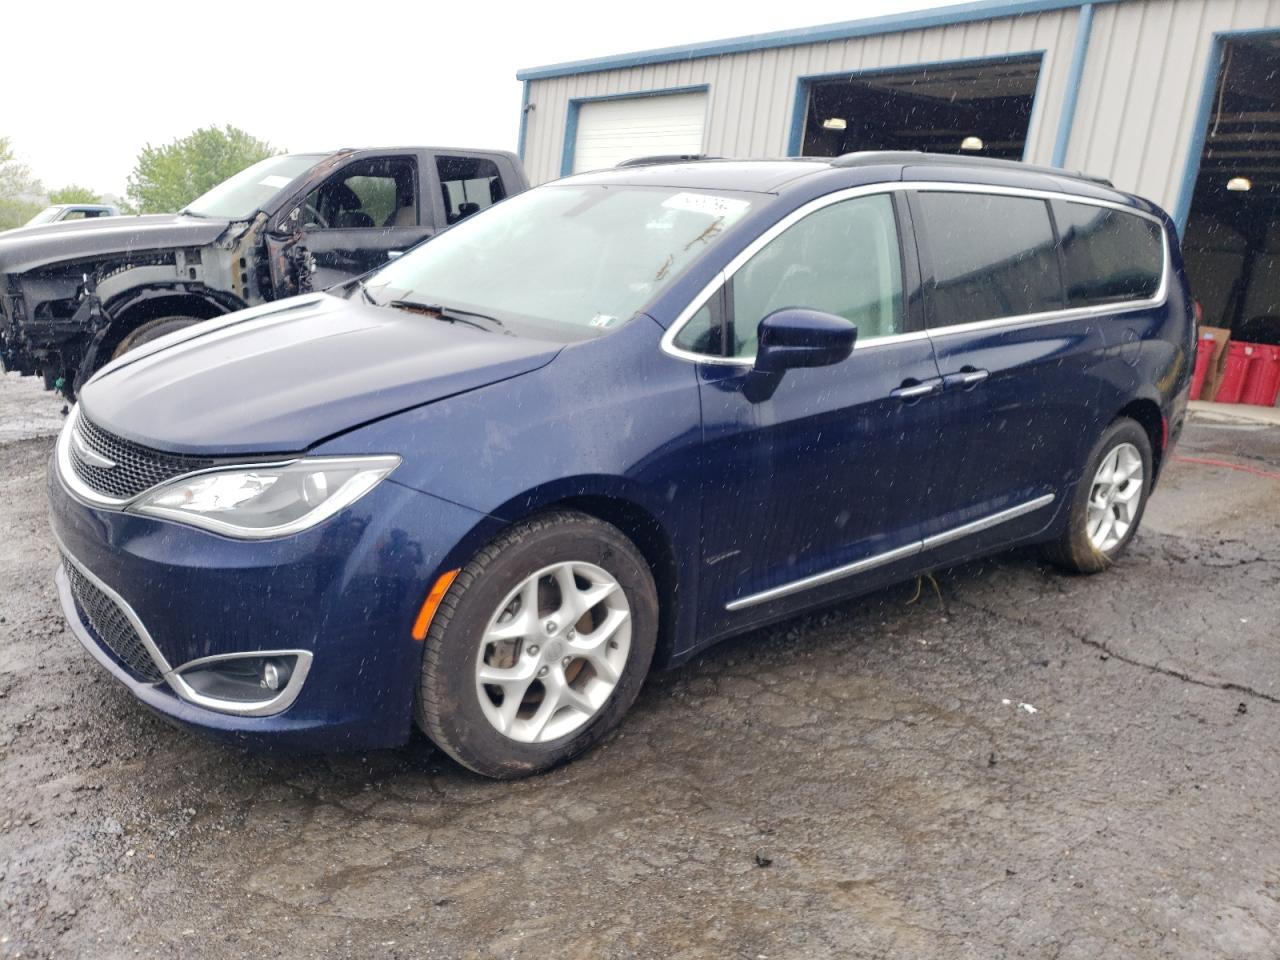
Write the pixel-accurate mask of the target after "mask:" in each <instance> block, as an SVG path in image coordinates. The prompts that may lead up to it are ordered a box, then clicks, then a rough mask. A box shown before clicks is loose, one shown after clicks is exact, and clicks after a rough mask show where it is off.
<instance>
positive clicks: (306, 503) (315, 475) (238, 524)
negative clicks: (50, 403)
mask: <svg viewBox="0 0 1280 960" xmlns="http://www.w3.org/2000/svg"><path fill="white" fill-rule="evenodd" d="M399 464H400V458H399V457H312V458H309V459H303V460H296V461H294V462H292V463H285V464H263V465H262V466H240V467H227V468H223V469H218V470H210V471H207V472H204V473H198V474H193V475H192V476H189V477H183V478H180V479H178V480H174V481H172V482H170V483H166V484H164V485H163V486H160V487H157V488H156V489H155V490H152V491H151V492H150V493H145V494H143V495H142V496H140V497H139V498H138V499H137V500H136V501H134V502H133V503H131V504H130V505H129V506H128V508H127V509H128V510H129V512H131V513H143V514H146V515H147V516H150V517H164V518H166V519H168V520H177V521H178V522H179V523H187V524H191V525H192V526H195V527H203V528H204V529H206V530H212V531H214V532H215V533H221V534H225V535H226V536H228V537H241V538H247V539H254V540H257V539H264V538H266V537H282V536H286V535H288V534H291V533H298V532H299V531H301V530H306V529H308V528H310V527H314V526H315V525H316V524H317V523H320V522H321V521H322V520H325V519H326V518H328V517H331V516H333V515H334V514H335V513H337V512H338V511H339V510H342V509H343V508H344V507H347V506H350V505H351V504H352V503H355V501H356V500H358V499H360V497H362V496H364V495H365V494H366V493H368V492H369V491H370V490H372V489H373V488H374V487H375V486H376V485H377V484H378V482H379V481H380V480H382V478H383V477H385V476H386V475H387V474H389V473H390V472H391V471H392V470H394V469H395V468H396V467H397V466H399Z"/></svg>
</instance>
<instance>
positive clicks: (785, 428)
mask: <svg viewBox="0 0 1280 960" xmlns="http://www.w3.org/2000/svg"><path fill="white" fill-rule="evenodd" d="M1193 309H1194V308H1193V303H1192V300H1191V298H1190V296H1189V294H1188V290H1187V282H1186V279H1185V277H1184V275H1183V270H1182V263H1181V258H1180V255H1179V252H1178V246H1177V240H1176V235H1175V232H1174V227H1173V224H1172V223H1171V222H1170V220H1169V218H1168V216H1167V215H1166V214H1165V213H1163V212H1162V211H1161V210H1159V209H1158V208H1157V207H1155V206H1153V205H1152V204H1150V203H1148V202H1147V201H1145V200H1141V199H1139V198H1136V197H1133V196H1130V195H1127V194H1124V193H1121V192H1119V191H1117V190H1115V189H1113V188H1112V187H1111V186H1110V185H1109V184H1107V183H1106V182H1104V181H1098V180H1093V179H1090V178H1087V177H1084V176H1079V175H1072V174H1068V173H1065V172H1063V171H1060V170H1056V169H1042V168H1033V167H1027V166H1024V165H1022V164H1016V163H1004V162H998V161H982V160H975V159H970V158H958V157H943V156H932V155H926V154H903V153H864V154H851V155H848V156H844V157H840V158H838V159H834V160H787V161H719V160H706V161H699V162H685V163H652V164H647V165H636V166H626V167H623V168H619V169H615V170H609V171H604V172H599V173H591V174H585V175H582V176H576V177H570V178H568V179H564V180H560V181H557V182H555V183H552V184H548V185H546V186H543V187H539V188H537V189H535V190H532V191H529V192H528V193H525V194H522V195H520V196H517V197H514V198H512V199H510V200H507V201H504V202H503V203H501V204H498V205H496V206H494V207H492V208H491V209H489V210H487V211H484V212H482V213H480V214H477V215H476V216H474V217H471V218H469V219H467V220H465V221H463V222H461V223H459V224H458V225H457V226H455V227H452V228H451V229H449V230H447V231H445V232H444V233H442V234H440V235H439V236H437V237H436V238H435V239H433V240H431V241H430V242H428V243H426V244H424V245H422V246H419V247H417V248H415V249H414V250H412V251H410V252H409V253H407V254H405V255H404V256H402V257H400V258H399V259H396V260H394V261H393V262H391V263H390V264H388V265H387V266H386V267H384V268H383V269H381V270H379V271H377V272H375V273H372V274H369V275H367V276H366V277H364V278H363V279H362V280H361V281H356V282H352V283H349V284H347V285H345V286H342V287H337V288H333V289H331V290H329V291H327V292H325V293H318V294H311V295H306V296H302V297H296V298H294V299H292V300H287V301H283V302H277V303H273V304H270V305H268V306H265V307H261V308H257V309H252V310H245V311H242V312H240V313H236V314H231V315H229V316H226V317H222V318H219V319H216V320H210V321H208V322H205V323H202V324H199V325H197V326H195V327H191V328H189V329H187V330H183V331H180V332H177V333H174V334H171V335H169V336H167V337H164V338H161V339H159V340H157V341H155V342H153V343H150V344H147V345H145V346H143V347H141V348H139V349H137V350H135V351H134V352H132V353H129V354H127V355H125V356H123V357H121V358H119V359H118V360H116V361H115V362H113V363H112V364H110V365H109V366H108V367H106V368H104V369H103V370H102V371H101V372H100V373H99V374H98V375H97V376H96V377H94V378H93V379H92V380H91V381H90V382H89V383H88V384H87V385H86V386H85V387H84V389H83V391H82V393H81V395H80V402H79V404H78V405H77V406H76V408H75V409H74V410H73V411H72V412H71V415H70V417H69V419H68V422H67V424H66V427H65V429H64V430H63V431H62V434H61V436H60V438H59V441H58V445H57V451H56V454H55V458H54V463H53V465H52V468H51V470H50V473H49V498H50V503H51V511H52V523H53V530H54V534H55V536H56V538H57V541H58V545H59V547H60V549H61V552H62V565H61V567H60V569H59V571H58V574H57V581H58V587H59V591H60V594H61V600H62V605H63V609H64V612H65V614H66V617H67V619H68V621H69V622H70V624H71V627H72V629H73V631H74V632H75V634H76V635H77V636H78V637H79V639H80V640H81V642H82V643H83V644H84V645H85V646H86V647H87V648H88V650H89V651H90V653H92V655H93V656H94V657H95V658H97V660H98V661H99V662H100V663H101V664H102V665H103V666H104V667H105V668H106V669H107V670H109V671H111V672H112V673H113V674H114V675H115V676H116V677H117V678H118V679H119V680H120V681H121V682H122V683H124V684H125V685H126V686H127V687H128V688H129V689H130V690H131V691H132V692H133V693H134V695H135V696H137V697H138V699H140V700H142V701H143V702H144V703H146V704H147V705H148V706H150V707H152V708H153V709H155V710H157V711H159V712H160V713H162V714H164V715H166V716H168V717H171V718H173V719H175V720H178V721H181V722H184V723H187V724H191V725H194V726H197V727H200V728H204V729H206V730H210V731H214V732H217V733H220V734H222V735H224V736H226V737H227V738H229V739H231V740H233V741H236V742H257V743H261V744H279V745H288V746H291V747H294V748H299V749H316V748H318V749H334V748H367V747H376V746H390V745H395V744H400V743H403V742H404V741H405V740H406V739H407V738H408V737H409V736H410V734H411V732H412V728H413V726H414V725H415V724H416V725H417V726H418V727H420V728H421V729H422V730H423V731H424V732H425V733H426V734H427V736H429V737H430V738H431V739H432V740H433V741H434V742H435V743H436V744H437V745H439V746H440V747H441V748H442V749H443V750H445V751H446V752H448V753H449V754H450V755H451V756H453V757H455V758H456V759H457V760H458V761H460V762H461V763H463V764H465V765H466V766H468V767H470V768H471V769H473V770H476V771H479V772H480V773H483V774H486V775H488V776H493V777H516V776H521V775H525V774H529V773H533V772H536V771H539V770H544V769H546V768H548V767H550V766H552V765H554V764H556V763H558V762H561V761H563V760H565V759H567V758H569V757H572V756H574V755H575V754H578V753H580V752H581V751H583V750H585V749H586V748H587V747H589V746H590V745H591V744H592V743H594V742H596V741H597V740H599V739H600V737H602V736H603V735H604V734H605V733H606V732H607V731H608V730H609V729H611V728H612V727H613V726H614V725H615V724H617V723H618V721H619V719H620V718H621V716H622V714H623V713H624V712H625V711H626V710H627V708H628V707H629V706H630V705H631V703H632V702H633V701H634V699H635V697H636V694H637V692H638V690H639V689H640V686H641V684H642V683H643V682H644V679H645V676H646V674H647V673H648V672H649V670H650V668H651V667H652V666H653V665H655V664H660V665H671V664H674V663H679V662H680V661H682V660H683V659H685V658H687V657H689V656H690V655H691V654H693V653H694V652H696V651H697V650H699V649H702V648H704V647H705V646H707V645H708V644H711V643H714V642H715V641H717V640H719V639H721V638H723V637H726V636H729V635H731V634H735V633H739V632H741V631H744V630H747V629H750V628H753V627H757V626H760V625H761V624H764V623H768V622H770V621H774V620H778V619H780V618H784V617H789V616H792V615H794V614H796V613H797V612H799V611H802V610H807V609H809V608H812V607H815V606H819V605H822V604H827V603H831V602H832V601H835V600H839V599H841V598H844V597H848V596H850V595H851V594H856V593H858V592H861V591H866V590H869V589H872V588H875V587H878V586H882V585H884V584H886V583H890V582H892V581H897V580H901V579H904V578H909V577H911V576H913V575H916V574H919V573H921V572H923V571H927V570H929V569H931V568H936V567H939V566H941V565H945V564H952V563H956V562H957V561H961V560H964V559H966V558H970V557H975V556H978V555H980V554H984V553H989V552H991V551H995V550H1002V549H1005V548H1007V547H1010V546H1013V545H1015V544H1031V543H1037V544H1043V546H1044V549H1045V551H1046V552H1047V554H1048V556H1049V557H1050V558H1051V559H1052V560H1053V561H1055V562H1056V563H1058V564H1059V565H1061V566H1062V567H1065V568H1066V569H1068V570H1072V571H1077V572H1095V571H1099V570H1102V569H1104V568H1106V567H1107V566H1108V565H1110V564H1111V563H1112V562H1113V561H1114V560H1115V558H1116V557H1117V556H1118V555H1119V553H1120V552H1121V551H1122V550H1124V548H1125V547H1126V545H1127V544H1128V543H1129V542H1130V540H1131V539H1132V538H1133V536H1134V533H1135V531H1136V530H1137V528H1138V524H1139V522H1140V521H1141V519H1142V512H1143V507H1144V505H1145V503H1146V499H1147V497H1148V496H1149V495H1150V493H1151V490H1152V488H1153V486H1154V484H1155V482H1156V479H1157V478H1158V476H1159V474H1160V470H1161V466H1162V464H1163V463H1164V462H1165V461H1166V460H1167V459H1168V456H1169V450H1170V447H1171V445H1172V444H1173V442H1174V441H1175V439H1176V437H1177V435H1178V432H1179V429H1180V427H1181V424H1182V420H1183V417H1184V414H1185V408H1186V401H1187V393H1188V386H1189V382H1190V378H1191V366H1192V363H1191V361H1192V356H1193V349H1194V329H1193Z"/></svg>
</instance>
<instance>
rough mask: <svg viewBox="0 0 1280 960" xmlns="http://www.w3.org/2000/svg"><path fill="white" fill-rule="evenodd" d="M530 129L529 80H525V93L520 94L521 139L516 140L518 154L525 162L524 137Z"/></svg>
mask: <svg viewBox="0 0 1280 960" xmlns="http://www.w3.org/2000/svg"><path fill="white" fill-rule="evenodd" d="M528 129H529V81H528V80H526V81H525V82H524V93H523V94H521V96H520V139H519V140H518V141H516V156H517V157H519V158H520V162H521V163H524V139H525V135H526V133H527V132H528Z"/></svg>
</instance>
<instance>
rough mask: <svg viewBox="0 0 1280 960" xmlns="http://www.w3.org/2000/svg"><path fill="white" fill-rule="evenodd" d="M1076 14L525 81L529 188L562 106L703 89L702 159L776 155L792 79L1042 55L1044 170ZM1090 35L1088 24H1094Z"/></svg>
mask: <svg viewBox="0 0 1280 960" xmlns="http://www.w3.org/2000/svg"><path fill="white" fill-rule="evenodd" d="M1078 18H1079V13H1078V11H1077V10H1075V9H1067V10H1056V11H1050V12H1044V13H1037V14H1030V15H1026V16H1019V17H1001V18H997V19H993V20H984V21H978V22H974V23H966V24H955V25H952V26H942V27H931V28H929V29H925V30H908V31H904V32H901V33H890V34H881V35H877V36H869V37H855V38H852V39H847V40H835V41H830V42H826V43H810V44H800V45H797V46H792V47H779V48H774V49H769V50H757V51H751V52H747V53H735V54H729V55H726V56H719V57H701V58H697V59H692V60H681V61H672V62H667V63H659V64H649V65H645V66H641V67H631V68H626V69H621V70H601V71H597V72H594V73H581V74H575V75H570V76H561V77H552V78H549V79H546V80H534V81H531V86H530V90H529V102H530V103H532V104H534V105H535V106H534V109H533V110H532V111H531V112H530V113H529V114H528V120H527V124H528V125H527V128H526V131H525V166H526V168H527V169H528V172H529V178H530V180H531V181H532V182H534V183H541V182H543V181H546V180H551V179H553V178H555V177H558V176H559V175H560V166H561V160H562V157H563V151H564V132H565V124H566V121H567V117H568V109H569V101H570V100H572V99H578V98H584V97H599V96H609V95H616V94H619V93H643V92H646V91H651V90H663V89H668V88H672V87H688V86H692V85H695V84H703V83H705V84H709V85H710V88H711V91H710V98H711V102H710V110H709V116H708V124H707V133H706V142H705V143H704V144H703V149H704V151H705V152H707V153H713V154H719V155H722V156H733V157H779V156H785V155H786V152H787V146H788V140H789V138H790V131H791V123H792V112H793V110H794V108H795V102H796V87H797V84H798V82H799V78H800V77H804V76H812V75H815V74H827V73H844V72H849V73H856V72H858V71H863V70H877V69H884V68H886V67H898V66H902V67H909V66H913V65H918V64H928V63H937V62H940V61H949V60H969V59H974V58H979V57H994V56H1000V55H1003V54H1010V53H1026V52H1029V51H1036V50H1043V51H1044V61H1043V63H1042V65H1041V73H1040V85H1039V90H1038V91H1037V96H1036V105H1035V110H1034V112H1033V114H1032V117H1031V129H1030V131H1029V133H1028V152H1027V159H1028V160H1031V161H1033V162H1036V163H1048V162H1049V160H1050V158H1051V157H1052V155H1053V142H1054V137H1055V136H1056V134H1057V129H1058V119H1059V116H1060V113H1061V106H1062V99H1063V94H1064V93H1065V88H1066V81H1067V73H1068V71H1069V70H1070V61H1071V50H1072V45H1073V43H1074V42H1075V29H1076V23H1077V20H1078ZM1095 29H1096V20H1095Z"/></svg>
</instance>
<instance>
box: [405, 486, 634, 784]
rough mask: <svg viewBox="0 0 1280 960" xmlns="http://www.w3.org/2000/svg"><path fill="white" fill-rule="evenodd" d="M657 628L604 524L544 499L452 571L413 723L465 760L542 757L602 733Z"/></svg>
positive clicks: (537, 765)
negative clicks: (553, 507) (538, 513)
mask: <svg viewBox="0 0 1280 960" xmlns="http://www.w3.org/2000/svg"><path fill="white" fill-rule="evenodd" d="M657 635H658V595H657V590H656V588H655V587H654V582H653V575H652V573H651V572H650V570H649V565H648V564H647V563H646V562H645V559H644V557H643V556H642V555H641V554H640V552H639V551H638V550H637V549H636V548H635V546H634V545H633V544H632V543H631V541H630V540H628V539H627V538H626V537H625V536H623V535H622V532H621V531H620V530H618V529H617V528H616V527H613V526H611V525H609V524H607V523H604V522H602V521H600V520H597V519H595V518H594V517H589V516H586V515H585V514H581V513H573V512H557V513H552V514H547V515H545V516H542V517H538V518H535V519H533V520H530V521H528V522H526V523H522V524H520V525H519V526H517V527H515V528H514V529H512V530H510V531H508V532H507V533H506V534H504V535H503V536H501V537H499V538H498V539H497V540H495V541H494V542H493V543H491V544H490V545H489V546H487V547H485V548H484V549H483V550H481V551H480V552H479V554H477V555H476V557H475V559H474V560H472V561H471V562H470V563H469V564H467V565H466V567H464V568H463V569H462V571H461V572H460V573H458V575H457V577H455V578H454V581H453V584H452V585H451V586H450V588H449V590H448V592H447V593H446V594H445V597H444V600H443V601H442V602H441V603H440V606H439V608H438V609H437V610H436V613H435V616H434V618H433V619H432V621H431V627H430V630H429V631H428V632H427V638H426V649H425V650H424V651H423V660H422V682H421V688H420V690H419V693H418V697H417V701H416V705H415V713H416V715H417V720H418V724H419V726H420V727H421V728H422V730H423V732H424V733H426V734H427V736H428V737H430V738H431V740H432V741H434V742H435V744H436V746H438V747H440V749H442V750H443V751H444V752H445V753H447V754H449V755H450V756H451V757H453V758H454V759H455V760H457V761H458V762H459V763H461V764H463V765H464V766H466V767H469V768H470V769H472V770H474V771H475V772H476V773H480V774H483V775H484V776H487V777H494V778H497V779H503V780H506V779H514V778H516V777H524V776H528V775H530V774H534V773H539V772H541V771H543V770H548V769H550V768H551V767H554V766H555V765H556V764H559V763H563V762H564V761H566V760H569V759H571V758H572V757H575V756H577V755H578V754H580V753H582V752H583V751H585V750H586V749H588V748H589V747H591V746H592V745H593V744H595V743H596V742H598V741H599V740H600V738H601V737H603V736H604V735H605V734H606V733H608V732H609V731H610V730H611V729H613V727H614V726H616V725H617V723H618V721H619V720H620V719H621V718H622V715H623V714H624V713H626V711H627V709H628V708H629V707H630V706H631V704H632V702H633V701H634V700H635V698H636V694H638V693H639V692H640V687H641V684H643V683H644V679H645V675H646V674H647V673H648V671H649V664H650V661H651V660H652V659H653V651H654V647H655V645H656V642H657Z"/></svg>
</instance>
